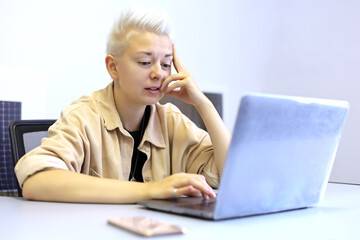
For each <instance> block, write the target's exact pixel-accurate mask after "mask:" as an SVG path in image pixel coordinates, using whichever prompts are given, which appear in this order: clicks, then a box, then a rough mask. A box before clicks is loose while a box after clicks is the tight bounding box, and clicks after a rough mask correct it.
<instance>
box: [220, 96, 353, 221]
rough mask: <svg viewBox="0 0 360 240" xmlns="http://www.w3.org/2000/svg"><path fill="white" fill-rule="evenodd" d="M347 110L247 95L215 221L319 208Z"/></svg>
mask: <svg viewBox="0 0 360 240" xmlns="http://www.w3.org/2000/svg"><path fill="white" fill-rule="evenodd" d="M348 108H349V106H348V103H347V102H344V101H335V100H323V99H312V98H301V97H286V96H276V95H266V94H249V95H246V96H244V97H243V98H242V100H241V104H240V108H239V113H238V117H237V120H236V124H235V128H234V131H233V139H232V142H231V146H230V149H229V152H228V156H227V160H226V164H225V167H224V171H223V175H222V179H221V183H220V187H219V193H218V196H217V204H216V208H215V213H214V218H215V219H222V218H230V217H237V216H244V215H253V214H261V213H268V212H277V211H284V210H289V209H296V208H303V207H307V206H310V205H314V204H316V203H317V202H318V201H319V200H320V199H321V197H322V195H323V193H324V191H325V187H326V184H327V181H328V179H329V175H330V172H331V168H332V165H333V161H334V158H335V153H336V150H337V147H338V144H339V139H340V134H341V131H342V128H343V125H344V122H345V118H346V115H347V112H348ZM234 169H236V171H235V172H234Z"/></svg>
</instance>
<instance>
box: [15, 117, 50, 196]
mask: <svg viewBox="0 0 360 240" xmlns="http://www.w3.org/2000/svg"><path fill="white" fill-rule="evenodd" d="M55 121H56V120H16V121H14V122H12V123H11V124H10V126H9V131H10V141H11V150H12V155H13V162H14V166H15V165H16V163H17V162H18V161H19V159H20V158H21V157H22V156H24V155H25V153H27V152H29V151H30V150H32V149H34V148H35V147H37V146H40V144H41V139H42V138H43V137H47V136H48V128H49V127H50V126H51V125H52V124H54V122H55ZM17 188H18V194H19V196H22V192H21V188H20V186H19V184H18V186H17Z"/></svg>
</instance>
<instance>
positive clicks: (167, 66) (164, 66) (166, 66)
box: [161, 63, 171, 68]
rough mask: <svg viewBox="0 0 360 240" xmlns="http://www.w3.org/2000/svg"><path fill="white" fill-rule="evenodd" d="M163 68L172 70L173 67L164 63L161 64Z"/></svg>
mask: <svg viewBox="0 0 360 240" xmlns="http://www.w3.org/2000/svg"><path fill="white" fill-rule="evenodd" d="M161 65H162V66H163V68H170V67H171V64H166V63H163V64H161Z"/></svg>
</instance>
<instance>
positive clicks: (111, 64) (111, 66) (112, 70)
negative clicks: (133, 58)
mask: <svg viewBox="0 0 360 240" xmlns="http://www.w3.org/2000/svg"><path fill="white" fill-rule="evenodd" d="M105 64H106V69H107V71H108V72H109V74H110V76H111V78H112V79H113V80H117V79H118V77H119V75H118V72H117V70H116V60H115V57H114V56H112V55H107V56H106V58H105Z"/></svg>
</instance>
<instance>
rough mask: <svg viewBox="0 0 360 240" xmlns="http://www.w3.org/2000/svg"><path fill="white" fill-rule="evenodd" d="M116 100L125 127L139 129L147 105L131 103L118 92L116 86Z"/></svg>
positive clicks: (131, 129)
mask: <svg viewBox="0 0 360 240" xmlns="http://www.w3.org/2000/svg"><path fill="white" fill-rule="evenodd" d="M114 100H115V106H116V109H117V111H118V113H119V116H120V119H121V122H122V124H123V127H124V128H125V129H126V130H128V131H136V130H139V129H140V125H141V120H142V118H143V116H144V113H145V109H146V105H138V104H132V103H129V102H128V101H126V99H124V98H122V97H121V95H120V94H118V93H117V92H116V88H115V89H114Z"/></svg>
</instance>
